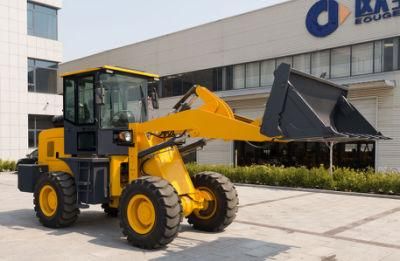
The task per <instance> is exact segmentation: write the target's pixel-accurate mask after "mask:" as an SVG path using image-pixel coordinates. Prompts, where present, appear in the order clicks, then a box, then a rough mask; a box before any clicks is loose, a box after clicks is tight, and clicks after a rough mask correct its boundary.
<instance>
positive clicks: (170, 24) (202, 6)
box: [59, 0, 285, 62]
mask: <svg viewBox="0 0 400 261" xmlns="http://www.w3.org/2000/svg"><path fill="white" fill-rule="evenodd" d="M284 1H285V0H168V1H165V0H146V1H138V0H113V1H110V0H64V1H63V8H62V9H61V10H60V11H59V40H60V41H61V42H62V43H63V44H64V62H66V61H70V60H73V59H76V58H80V57H83V56H87V55H90V54H94V53H98V52H101V51H104V50H108V49H112V48H116V47H119V46H123V45H127V44H131V43H135V42H139V41H143V40H146V39H150V38H154V37H157V36H161V35H164V34H168V33H171V32H175V31H178V30H182V29H185V28H190V27H193V26H196V25H200V24H204V23H207V22H211V21H215V20H219V19H221V18H225V17H229V16H233V15H236V14H240V13H244V12H247V11H251V10H255V9H259V8H262V7H265V6H270V5H273V4H276V3H280V2H284Z"/></svg>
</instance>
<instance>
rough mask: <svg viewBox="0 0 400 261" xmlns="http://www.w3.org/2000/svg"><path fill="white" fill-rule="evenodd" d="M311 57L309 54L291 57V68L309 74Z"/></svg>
mask: <svg viewBox="0 0 400 261" xmlns="http://www.w3.org/2000/svg"><path fill="white" fill-rule="evenodd" d="M310 66H311V57H310V54H301V55H296V56H294V57H293V68H295V69H296V70H299V71H302V72H305V73H310V70H311V68H310Z"/></svg>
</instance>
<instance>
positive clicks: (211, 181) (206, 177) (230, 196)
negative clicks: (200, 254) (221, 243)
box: [188, 171, 239, 232]
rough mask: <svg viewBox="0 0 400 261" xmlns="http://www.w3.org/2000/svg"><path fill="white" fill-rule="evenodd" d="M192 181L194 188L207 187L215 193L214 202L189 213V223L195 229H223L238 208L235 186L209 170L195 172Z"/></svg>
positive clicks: (216, 230)
mask: <svg viewBox="0 0 400 261" xmlns="http://www.w3.org/2000/svg"><path fill="white" fill-rule="evenodd" d="M192 181H193V185H194V186H195V188H207V189H208V190H209V191H211V192H212V193H213V194H214V195H215V198H216V203H213V204H210V206H209V207H208V209H205V210H200V211H197V212H196V211H194V212H193V213H192V214H190V215H189V216H188V222H189V224H192V225H193V228H195V229H197V230H202V231H208V232H220V231H223V230H224V229H225V228H226V227H227V226H229V225H230V224H231V223H232V222H233V220H234V219H235V217H236V213H237V210H238V204H239V200H238V196H237V192H236V189H235V186H234V185H233V184H232V182H231V181H230V180H229V179H228V178H227V177H225V176H223V175H222V174H219V173H216V172H211V171H206V172H201V173H198V174H196V175H195V176H193V177H192ZM214 204H216V206H215V205H214ZM210 208H213V210H212V211H211V210H210ZM210 212H211V213H210ZM201 217H202V218H201Z"/></svg>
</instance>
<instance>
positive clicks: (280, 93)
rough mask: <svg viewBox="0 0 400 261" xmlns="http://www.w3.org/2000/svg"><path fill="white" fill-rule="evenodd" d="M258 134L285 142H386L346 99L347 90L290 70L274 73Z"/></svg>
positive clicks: (282, 68)
mask: <svg viewBox="0 0 400 261" xmlns="http://www.w3.org/2000/svg"><path fill="white" fill-rule="evenodd" d="M274 75H275V80H274V84H273V86H272V90H271V94H270V97H269V99H268V102H267V106H266V109H265V113H264V117H263V123H262V126H261V133H262V134H264V135H267V136H269V137H278V139H281V140H285V141H309V142H348V141H361V140H380V139H383V140H386V139H389V138H387V137H385V136H383V135H382V134H381V133H380V132H379V131H377V130H376V129H375V128H374V127H373V126H372V125H371V124H370V123H369V122H368V121H367V120H366V119H365V118H364V116H363V115H362V114H361V113H360V112H359V111H358V110H357V109H356V108H355V107H354V106H353V105H352V104H351V103H350V102H349V101H348V100H347V99H346V97H347V93H348V88H347V87H344V86H341V85H338V84H335V83H333V82H331V81H327V80H324V79H320V78H317V77H314V76H312V75H309V74H306V73H303V72H300V71H297V70H294V69H291V68H290V65H288V64H284V63H283V64H281V65H280V66H279V67H278V69H276V71H275V73H274Z"/></svg>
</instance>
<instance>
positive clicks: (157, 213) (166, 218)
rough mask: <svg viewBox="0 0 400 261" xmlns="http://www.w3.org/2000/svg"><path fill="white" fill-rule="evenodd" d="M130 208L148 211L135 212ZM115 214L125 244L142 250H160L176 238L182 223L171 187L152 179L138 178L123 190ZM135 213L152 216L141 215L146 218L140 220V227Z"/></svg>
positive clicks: (180, 207) (178, 206)
mask: <svg viewBox="0 0 400 261" xmlns="http://www.w3.org/2000/svg"><path fill="white" fill-rule="evenodd" d="M134 206H137V209H141V210H142V209H144V208H145V209H152V210H149V211H147V210H146V211H136V210H135V207H134ZM119 213H120V214H119V216H120V227H121V229H122V233H123V234H124V235H125V236H127V239H128V242H129V243H130V244H131V245H133V246H137V247H140V248H145V249H156V248H161V247H163V246H165V245H167V244H168V243H170V242H171V241H172V240H173V239H174V238H175V237H176V236H177V235H178V231H179V226H180V222H181V221H182V206H181V202H180V199H179V197H178V194H177V193H176V191H175V189H174V187H173V186H172V185H171V184H169V183H168V182H167V181H166V180H164V179H162V178H160V177H153V176H144V177H140V178H138V179H136V180H135V181H133V182H132V183H131V184H129V185H127V186H126V187H125V189H124V190H123V192H122V195H121V201H120V206H119ZM136 213H152V214H143V216H145V217H146V218H147V217H150V218H147V219H146V218H143V219H144V221H143V222H142V223H141V221H138V220H140V217H139V215H137V214H136ZM151 217H154V218H153V219H152V218H151ZM135 222H136V223H135ZM135 224H136V225H135ZM143 224H145V225H143ZM149 224H150V225H149Z"/></svg>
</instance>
